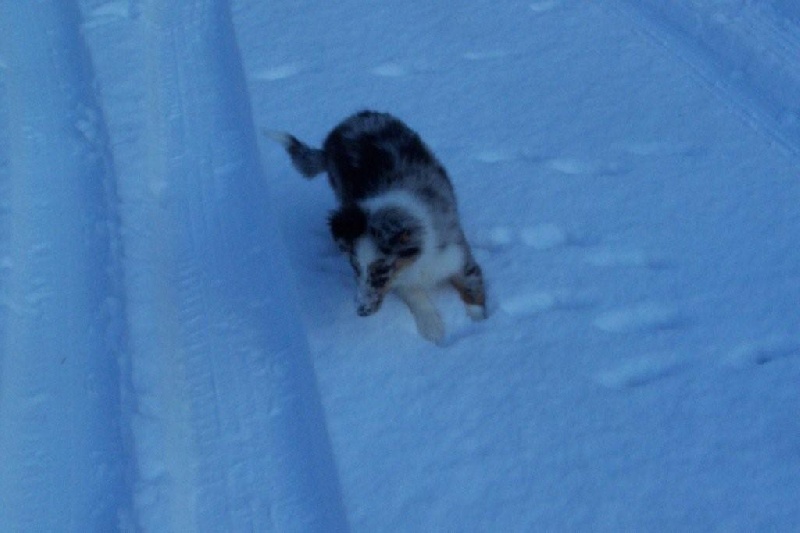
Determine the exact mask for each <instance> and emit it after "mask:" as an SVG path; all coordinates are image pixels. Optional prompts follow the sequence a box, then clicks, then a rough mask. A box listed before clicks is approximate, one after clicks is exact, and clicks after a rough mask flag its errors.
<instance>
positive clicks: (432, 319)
mask: <svg viewBox="0 0 800 533" xmlns="http://www.w3.org/2000/svg"><path fill="white" fill-rule="evenodd" d="M396 292H397V295H398V296H400V298H401V299H402V300H403V301H404V302H405V303H406V305H407V306H408V309H409V310H410V311H411V315H412V316H413V317H414V322H416V324H417V331H418V332H419V334H420V335H422V336H423V337H424V338H426V339H428V340H429V341H431V342H434V343H436V344H441V343H442V340H444V322H442V317H441V316H439V311H437V310H436V307H435V306H434V305H433V302H431V299H430V297H429V296H428V294H427V293H426V292H425V291H424V290H422V289H411V288H403V289H397V291H396Z"/></svg>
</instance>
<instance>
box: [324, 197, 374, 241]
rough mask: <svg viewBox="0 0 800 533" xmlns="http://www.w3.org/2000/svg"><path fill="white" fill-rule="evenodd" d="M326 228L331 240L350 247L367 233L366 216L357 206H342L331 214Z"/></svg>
mask: <svg viewBox="0 0 800 533" xmlns="http://www.w3.org/2000/svg"><path fill="white" fill-rule="evenodd" d="M328 226H329V227H330V230H331V235H333V240H335V241H336V242H337V243H344V244H347V245H348V246H351V245H352V244H353V241H355V240H356V239H357V238H359V237H360V236H362V235H363V234H364V233H365V232H366V231H367V214H366V213H365V212H364V210H363V209H361V208H360V207H358V206H357V205H348V206H342V207H340V208H339V209H338V210H336V211H333V212H331V215H330V217H329V218H328Z"/></svg>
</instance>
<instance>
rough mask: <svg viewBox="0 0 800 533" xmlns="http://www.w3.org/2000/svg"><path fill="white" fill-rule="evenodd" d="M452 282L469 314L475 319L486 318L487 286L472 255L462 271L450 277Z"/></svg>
mask: <svg viewBox="0 0 800 533" xmlns="http://www.w3.org/2000/svg"><path fill="white" fill-rule="evenodd" d="M450 283H451V284H452V285H453V287H455V289H456V290H457V291H458V295H459V296H461V301H463V302H464V305H465V306H466V307H467V314H468V315H469V316H470V318H472V319H473V320H483V319H484V318H486V316H487V314H486V288H485V286H484V283H483V272H481V267H480V266H479V265H478V263H476V262H475V259H473V258H472V256H471V255H470V256H469V258H468V259H467V262H466V263H465V264H464V268H463V269H461V272H459V273H458V274H456V275H455V276H453V277H451V278H450Z"/></svg>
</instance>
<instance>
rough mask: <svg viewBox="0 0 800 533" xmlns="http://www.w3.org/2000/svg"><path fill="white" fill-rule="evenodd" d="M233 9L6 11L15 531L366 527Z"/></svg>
mask: <svg viewBox="0 0 800 533" xmlns="http://www.w3.org/2000/svg"><path fill="white" fill-rule="evenodd" d="M133 9H136V11H135V12H134V11H132V10H133ZM229 9H230V8H229V6H228V4H227V3H226V2H224V1H213V2H207V1H202V0H189V1H185V2H163V1H160V0H145V1H143V2H138V3H135V8H134V7H129V6H128V4H127V3H113V2H112V3H100V2H92V1H89V0H87V1H84V2H75V1H71V0H49V1H45V2H18V1H16V0H3V1H2V2H0V30H2V37H0V39H2V48H0V72H1V73H2V77H0V120H2V121H3V122H4V124H3V125H4V126H6V127H7V130H8V131H9V132H11V135H10V138H9V139H4V140H2V141H0V177H2V183H0V187H2V192H3V198H4V200H3V205H2V211H0V232H2V233H1V234H0V237H2V238H1V239H0V243H1V244H0V246H2V250H0V251H1V252H2V257H3V258H6V259H4V262H3V264H2V269H3V270H2V273H3V275H2V277H0V282H1V283H2V286H0V289H2V292H0V294H1V295H2V307H0V313H1V314H0V319H1V320H0V328H2V329H0V333H1V334H2V350H3V352H4V356H3V358H2V360H1V361H2V366H0V420H2V421H3V427H2V430H1V431H0V457H2V458H3V459H2V461H0V465H2V466H0V496H2V501H0V530H2V531H33V530H39V531H56V530H73V531H77V530H83V531H112V530H116V529H123V530H144V531H203V530H206V529H208V528H215V529H216V528H222V529H221V530H226V531H270V530H274V531H341V530H344V529H346V520H345V517H344V511H343V508H342V504H341V497H340V494H339V488H338V480H337V476H336V472H335V469H334V465H333V459H332V454H331V450H330V446H329V443H328V437H327V432H326V429H325V424H324V418H323V416H322V412H321V407H320V404H319V398H318V393H317V390H316V385H315V380H314V376H313V373H312V370H311V366H310V360H309V353H308V348H307V345H306V340H305V336H304V334H303V331H302V329H301V326H300V323H299V320H298V319H297V318H296V313H295V310H294V309H293V308H292V304H291V302H293V301H294V298H293V297H291V294H290V292H291V291H292V288H291V282H289V281H287V280H288V279H290V277H289V276H288V272H287V270H286V266H285V265H284V264H283V262H282V259H281V258H282V257H283V255H284V254H282V253H281V251H280V244H279V241H278V240H277V239H276V238H275V236H274V235H275V231H274V228H273V222H272V220H271V219H270V217H269V214H268V213H267V201H266V196H267V191H266V187H265V179H264V176H263V173H262V170H261V168H260V163H259V154H258V150H257V144H256V137H255V133H254V128H253V126H252V122H251V121H252V119H251V113H250V109H249V99H248V95H247V90H246V86H245V82H244V74H243V72H242V66H241V64H240V63H238V64H237V63H234V64H231V62H230V58H235V57H238V50H237V49H236V48H237V45H236V41H235V35H234V33H233V28H232V25H231V20H230V12H229ZM31 28H33V29H35V30H36V31H30V30H31ZM109 32H110V33H109ZM109 34H113V35H114V36H115V37H114V39H109V38H108V36H109ZM96 37H102V39H98V40H97V41H94V40H93V39H95V38H96ZM98 42H114V43H116V44H115V45H114V46H112V47H108V46H102V47H101V46H98V45H97V43H98ZM96 81H97V83H96ZM131 95H135V97H134V98H132V97H131ZM44 154H46V155H47V157H43V155H44ZM54 162H55V163H57V164H53V163H54ZM98 354H101V355H102V357H98ZM53 384H56V386H53ZM48 435H60V436H61V438H60V439H59V440H57V441H55V440H52V439H48ZM217 530H220V529H217Z"/></svg>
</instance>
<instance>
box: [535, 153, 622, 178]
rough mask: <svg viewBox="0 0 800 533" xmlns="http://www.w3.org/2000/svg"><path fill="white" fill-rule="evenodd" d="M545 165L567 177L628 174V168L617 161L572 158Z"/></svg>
mask: <svg viewBox="0 0 800 533" xmlns="http://www.w3.org/2000/svg"><path fill="white" fill-rule="evenodd" d="M545 165H546V166H547V167H548V168H550V169H551V170H554V171H556V172H559V173H561V174H566V175H568V176H619V175H621V174H625V173H626V172H628V168H627V167H626V166H625V165H623V164H622V163H620V162H617V161H592V160H587V159H578V158H573V157H557V158H553V159H548V160H547V161H545Z"/></svg>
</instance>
